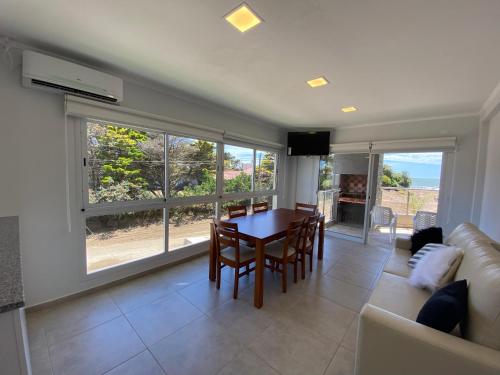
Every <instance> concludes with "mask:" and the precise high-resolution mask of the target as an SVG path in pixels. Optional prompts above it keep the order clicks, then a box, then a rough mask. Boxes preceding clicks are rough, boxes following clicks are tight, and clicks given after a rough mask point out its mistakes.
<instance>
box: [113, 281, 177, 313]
mask: <svg viewBox="0 0 500 375" xmlns="http://www.w3.org/2000/svg"><path fill="white" fill-rule="evenodd" d="M174 292H175V287H174V286H173V284H172V283H169V282H168V281H165V280H164V279H162V278H160V275H159V274H153V275H148V276H145V277H141V278H138V279H135V280H132V281H130V282H127V283H125V284H121V285H117V286H115V287H112V288H111V289H109V294H110V296H111V297H112V298H113V300H114V301H115V303H116V304H117V305H118V307H119V308H120V310H121V311H122V312H123V313H126V312H130V311H132V310H134V309H137V308H138V307H141V306H144V305H146V304H148V303H150V302H153V301H155V300H157V299H159V298H162V297H165V296H167V295H169V294H171V293H174Z"/></svg>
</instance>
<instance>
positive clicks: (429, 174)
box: [384, 152, 442, 178]
mask: <svg viewBox="0 0 500 375" xmlns="http://www.w3.org/2000/svg"><path fill="white" fill-rule="evenodd" d="M441 160H442V153H441V152H419V153H393V154H384V164H387V165H390V166H391V167H392V168H393V170H394V171H395V172H402V171H406V172H408V173H409V175H410V177H414V178H440V176H441Z"/></svg>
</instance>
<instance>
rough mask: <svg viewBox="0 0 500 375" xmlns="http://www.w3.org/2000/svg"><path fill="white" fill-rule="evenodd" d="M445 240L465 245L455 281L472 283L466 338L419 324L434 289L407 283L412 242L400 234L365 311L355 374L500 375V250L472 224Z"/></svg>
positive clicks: (362, 314)
mask: <svg viewBox="0 0 500 375" xmlns="http://www.w3.org/2000/svg"><path fill="white" fill-rule="evenodd" d="M445 242H446V243H449V244H453V245H455V246H458V247H460V248H462V249H463V250H464V257H463V260H462V263H461V264H460V267H459V269H458V271H457V274H456V276H455V280H462V279H467V280H468V282H469V306H468V307H469V316H468V319H467V329H466V339H462V338H460V337H458V336H456V335H454V334H447V333H443V332H440V331H437V330H435V329H432V328H429V327H427V326H424V325H422V324H419V323H416V318H417V315H418V313H419V311H420V309H421V307H422V306H423V304H424V303H425V302H426V301H427V300H428V298H429V297H430V295H431V294H430V292H428V291H426V290H422V289H417V288H414V287H412V286H411V285H409V283H408V279H407V278H408V276H409V275H410V269H409V268H408V266H407V261H408V258H409V257H410V256H411V254H410V251H409V248H410V241H409V240H408V239H400V238H398V239H396V243H395V248H394V251H393V253H392V255H391V257H390V259H389V260H388V262H387V264H386V266H385V268H384V272H383V273H382V276H381V278H380V280H379V282H378V284H377V286H376V287H375V289H374V291H373V294H372V296H371V298H370V300H369V301H368V303H367V304H366V305H365V306H364V308H363V310H362V311H361V315H360V322H359V331H358V340H357V350H356V364H355V368H356V371H355V372H356V374H357V375H378V374H384V375H392V374H393V375H422V374H425V375H431V374H432V375H434V374H435V375H438V374H439V375H443V374H453V375H462V374H463V375H483V374H484V375H486V374H488V375H490V374H491V375H493V374H495V375H499V374H500V251H498V250H497V249H496V248H495V247H494V246H492V243H494V241H493V240H491V239H490V238H489V237H487V236H486V235H485V234H484V233H482V232H481V231H479V230H478V229H477V228H476V227H475V226H474V225H472V224H468V223H465V224H461V225H459V226H458V227H457V228H456V229H455V230H454V231H453V232H452V233H451V234H450V236H449V237H448V238H447V239H446V241H445Z"/></svg>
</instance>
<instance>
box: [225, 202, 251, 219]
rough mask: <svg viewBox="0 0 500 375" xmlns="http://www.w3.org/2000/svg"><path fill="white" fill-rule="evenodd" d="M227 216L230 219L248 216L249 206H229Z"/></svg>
mask: <svg viewBox="0 0 500 375" xmlns="http://www.w3.org/2000/svg"><path fill="white" fill-rule="evenodd" d="M227 214H228V216H229V218H230V219H234V218H235V217H241V216H247V206H245V205H242V206H229V207H228V208H227Z"/></svg>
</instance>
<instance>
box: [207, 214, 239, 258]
mask: <svg viewBox="0 0 500 375" xmlns="http://www.w3.org/2000/svg"><path fill="white" fill-rule="evenodd" d="M212 225H213V229H214V233H215V242H216V248H217V256H219V255H220V252H221V250H222V249H224V248H226V247H234V248H235V249H236V261H237V262H239V257H240V256H239V255H240V251H239V250H240V234H239V232H238V224H236V223H228V222H226V221H222V220H219V219H213V223H212Z"/></svg>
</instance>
